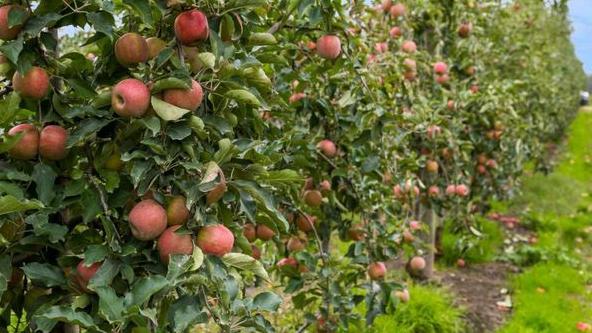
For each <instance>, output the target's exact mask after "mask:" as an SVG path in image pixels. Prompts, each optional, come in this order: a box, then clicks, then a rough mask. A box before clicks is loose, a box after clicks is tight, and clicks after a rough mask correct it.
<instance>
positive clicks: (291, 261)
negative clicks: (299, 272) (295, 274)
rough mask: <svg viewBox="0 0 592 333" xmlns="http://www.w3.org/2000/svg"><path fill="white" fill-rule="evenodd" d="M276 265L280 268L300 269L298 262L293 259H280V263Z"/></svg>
mask: <svg viewBox="0 0 592 333" xmlns="http://www.w3.org/2000/svg"><path fill="white" fill-rule="evenodd" d="M276 265H277V266H278V267H280V268H282V267H286V266H288V267H293V268H296V267H298V261H297V260H296V259H294V258H292V257H288V258H282V259H280V261H278V262H277V264H276Z"/></svg>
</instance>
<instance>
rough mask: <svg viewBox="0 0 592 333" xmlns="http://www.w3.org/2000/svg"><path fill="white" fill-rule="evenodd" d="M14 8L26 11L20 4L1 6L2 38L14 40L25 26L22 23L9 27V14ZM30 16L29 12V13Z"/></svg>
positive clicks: (0, 25) (0, 23)
mask: <svg viewBox="0 0 592 333" xmlns="http://www.w3.org/2000/svg"><path fill="white" fill-rule="evenodd" d="M12 10H20V11H25V9H24V8H23V7H21V6H19V5H4V6H2V7H0V39H3V40H12V39H15V38H16V36H17V35H18V34H19V33H20V32H21V29H22V28H23V25H22V24H19V25H15V26H13V27H9V25H8V17H9V16H8V15H9V13H10V12H11V11H12ZM27 16H28V14H27Z"/></svg>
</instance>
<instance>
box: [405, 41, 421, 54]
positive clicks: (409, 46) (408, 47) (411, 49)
mask: <svg viewBox="0 0 592 333" xmlns="http://www.w3.org/2000/svg"><path fill="white" fill-rule="evenodd" d="M401 50H403V52H405V53H415V51H417V45H416V44H415V42H414V41H412V40H406V41H404V42H403V45H401Z"/></svg>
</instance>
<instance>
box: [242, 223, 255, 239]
mask: <svg viewBox="0 0 592 333" xmlns="http://www.w3.org/2000/svg"><path fill="white" fill-rule="evenodd" d="M243 235H244V236H245V238H246V239H247V240H248V241H249V242H251V243H252V242H254V241H255V240H256V239H257V232H256V231H255V226H254V225H253V224H252V223H247V224H245V225H244V227H243Z"/></svg>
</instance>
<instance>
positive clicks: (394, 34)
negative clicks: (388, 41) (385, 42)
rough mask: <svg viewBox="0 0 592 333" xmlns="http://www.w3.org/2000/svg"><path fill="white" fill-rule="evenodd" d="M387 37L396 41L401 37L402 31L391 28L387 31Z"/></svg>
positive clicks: (397, 28)
mask: <svg viewBox="0 0 592 333" xmlns="http://www.w3.org/2000/svg"><path fill="white" fill-rule="evenodd" d="M389 35H390V36H391V38H393V39H397V38H400V37H401V36H402V35H403V31H401V28H399V27H392V28H391V30H390V31H389Z"/></svg>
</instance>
